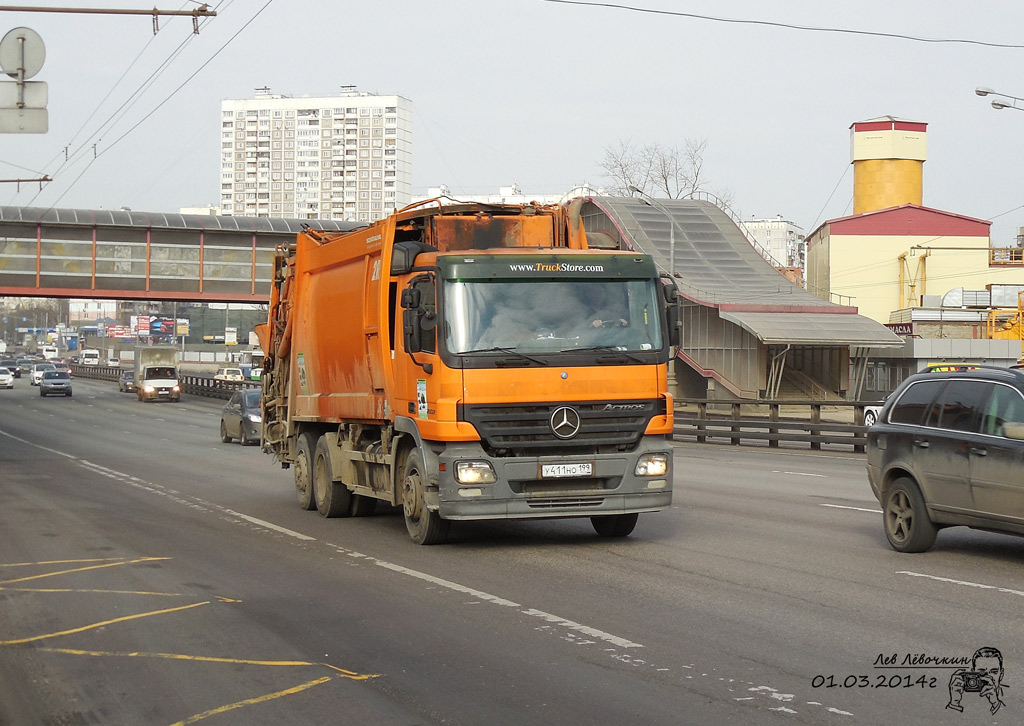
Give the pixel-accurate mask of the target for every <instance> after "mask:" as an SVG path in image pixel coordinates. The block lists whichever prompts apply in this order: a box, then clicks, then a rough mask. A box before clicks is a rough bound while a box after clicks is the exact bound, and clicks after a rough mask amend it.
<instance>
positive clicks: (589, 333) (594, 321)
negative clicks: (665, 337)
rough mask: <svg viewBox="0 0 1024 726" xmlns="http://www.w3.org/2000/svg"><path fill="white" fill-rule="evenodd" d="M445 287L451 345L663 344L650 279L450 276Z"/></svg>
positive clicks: (526, 349) (458, 350) (460, 348)
mask: <svg viewBox="0 0 1024 726" xmlns="http://www.w3.org/2000/svg"><path fill="white" fill-rule="evenodd" d="M444 290H445V295H444V307H445V317H444V320H445V342H446V344H447V347H448V350H449V351H450V352H451V353H455V354H472V353H473V352H480V353H485V352H493V351H494V350H499V349H501V350H506V351H510V352H512V351H514V352H517V353H519V354H523V353H558V352H566V351H571V350H573V349H576V348H590V349H594V348H606V349H610V350H622V351H630V350H634V351H635V350H658V349H660V348H661V347H662V338H661V323H660V320H661V318H660V312H659V311H660V308H659V307H658V304H657V297H656V291H655V287H654V282H653V281H652V280H609V279H602V280H594V281H576V280H572V281H566V280H522V279H517V280H486V281H475V280H474V281H449V282H446V283H445V287H444Z"/></svg>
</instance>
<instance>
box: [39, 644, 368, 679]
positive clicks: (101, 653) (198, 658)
mask: <svg viewBox="0 0 1024 726" xmlns="http://www.w3.org/2000/svg"><path fill="white" fill-rule="evenodd" d="M38 650H39V651H40V652H42V653H63V654H65V655H88V656H93V657H97V658H166V659H169V660H187V661H194V662H200V663H230V664H232V665H255V666H271V667H275V668H296V667H302V666H305V667H312V666H323V667H325V668H330V669H331V670H332V671H334V672H336V673H337V674H338V675H339V676H340V677H341V678H347V679H349V680H352V681H368V680H370V679H371V678H380V673H356V672H355V671H350V670H345V669H344V668H339V667H338V666H334V665H331V664H330V663H312V662H309V661H303V660H253V659H251V658H222V657H220V656H213V655H187V654H185V653H144V652H142V651H136V652H131V653H128V652H117V651H106V650H81V649H79V648H39V649H38Z"/></svg>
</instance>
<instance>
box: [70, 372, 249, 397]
mask: <svg viewBox="0 0 1024 726" xmlns="http://www.w3.org/2000/svg"><path fill="white" fill-rule="evenodd" d="M122 370H125V369H123V368H118V367H112V366H84V365H81V364H77V365H72V366H71V371H72V373H73V374H74V376H75V377H76V378H92V379H95V380H100V381H117V379H118V377H119V376H120V375H121V371H122ZM178 382H179V383H180V384H181V392H182V393H187V394H190V395H193V396H206V397H207V398H220V399H224V400H227V399H229V398H231V395H232V394H233V393H234V392H235V391H239V390H241V389H243V388H260V382H259V381H216V380H214V379H213V378H212V377H210V376H197V375H179V376H178Z"/></svg>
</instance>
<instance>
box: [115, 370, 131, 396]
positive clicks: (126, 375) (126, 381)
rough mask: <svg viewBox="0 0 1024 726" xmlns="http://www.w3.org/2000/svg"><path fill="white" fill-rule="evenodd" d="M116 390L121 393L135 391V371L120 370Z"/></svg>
mask: <svg viewBox="0 0 1024 726" xmlns="http://www.w3.org/2000/svg"><path fill="white" fill-rule="evenodd" d="M117 390H119V391H120V392H121V393H135V371H121V375H120V376H118V378H117Z"/></svg>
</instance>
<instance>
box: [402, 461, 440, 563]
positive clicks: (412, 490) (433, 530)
mask: <svg viewBox="0 0 1024 726" xmlns="http://www.w3.org/2000/svg"><path fill="white" fill-rule="evenodd" d="M401 476H402V510H403V512H404V513H405V528H406V529H407V530H409V536H410V537H412V540H413V542H415V543H416V544H421V545H432V544H441V543H443V542H444V541H445V540H446V539H448V530H449V529H450V528H451V524H452V523H451V520H448V519H441V516H440V515H439V514H438V513H437V512H431V511H430V510H428V509H427V502H426V494H425V491H424V490H425V479H426V476H425V472H424V469H423V456H422V455H421V454H420V452H419V450H417V449H412V450H410V451H409V452H408V454H407V455H406V457H405V461H404V462H403V464H402V474H401Z"/></svg>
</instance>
